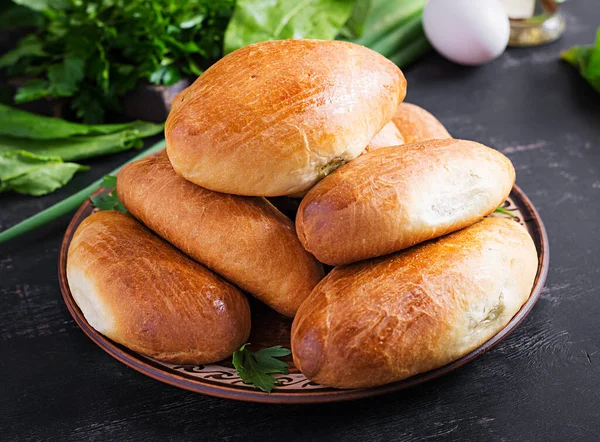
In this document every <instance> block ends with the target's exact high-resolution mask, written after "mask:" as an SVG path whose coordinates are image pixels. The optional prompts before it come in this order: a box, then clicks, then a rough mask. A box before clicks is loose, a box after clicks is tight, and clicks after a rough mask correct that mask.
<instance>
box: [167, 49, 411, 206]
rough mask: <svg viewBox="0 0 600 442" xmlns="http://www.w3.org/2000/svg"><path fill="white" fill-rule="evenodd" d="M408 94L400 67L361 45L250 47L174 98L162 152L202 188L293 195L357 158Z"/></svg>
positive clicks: (208, 71) (235, 53)
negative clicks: (165, 144)
mask: <svg viewBox="0 0 600 442" xmlns="http://www.w3.org/2000/svg"><path fill="white" fill-rule="evenodd" d="M405 94H406V80H405V79H404V76H403V74H402V72H401V71H400V69H398V67H397V66H396V65H394V64H393V63H392V62H390V61H389V60H387V59H386V58H385V57H383V56H381V55H380V54H378V53H376V52H374V51H372V50H370V49H368V48H365V47H363V46H360V45H356V44H353V43H349V42H342V41H320V40H278V41H268V42H262V43H257V44H253V45H249V46H246V47H244V48H242V49H239V50H237V51H235V52H233V53H231V54H229V55H227V56H226V57H224V58H223V59H221V60H220V61H218V62H217V63H215V64H214V65H213V66H211V67H210V68H209V69H208V70H207V71H206V72H205V73H204V74H203V75H202V76H200V77H199V78H198V79H197V80H196V81H195V82H194V83H193V84H192V85H191V86H190V87H189V88H187V89H186V90H185V91H183V92H181V93H180V94H179V95H178V97H177V98H176V99H175V100H174V101H173V106H172V109H171V113H170V114H169V118H168V119H167V123H166V126H165V137H166V139H167V151H168V154H169V158H170V160H171V163H172V164H173V168H174V169H175V171H176V172H177V173H178V174H179V175H181V176H183V177H184V178H186V179H187V180H189V181H192V182H193V183H195V184H198V185H200V186H202V187H204V188H207V189H211V190H215V191H219V192H224V193H231V194H237V195H255V196H280V195H291V194H295V193H298V192H302V191H304V190H307V189H309V188H310V187H311V186H312V185H314V183H315V182H317V181H318V180H319V179H321V178H322V177H323V176H324V175H326V174H327V172H328V170H329V169H331V168H332V167H335V165H337V164H340V163H343V162H345V161H349V160H351V159H353V158H355V157H357V156H358V155H360V153H361V152H362V151H363V150H364V148H365V146H367V144H368V143H369V141H370V140H371V138H373V136H374V135H375V134H377V132H379V131H380V130H381V128H382V127H383V126H384V125H385V124H386V123H388V122H389V121H390V120H391V118H392V115H393V114H394V112H395V110H396V108H397V107H398V104H399V103H400V102H401V101H402V100H403V99H404V96H405Z"/></svg>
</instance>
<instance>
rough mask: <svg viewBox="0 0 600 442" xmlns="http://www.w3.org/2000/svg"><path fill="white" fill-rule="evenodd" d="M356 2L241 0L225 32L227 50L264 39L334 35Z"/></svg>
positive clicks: (354, 0) (236, 5) (326, 36)
mask: <svg viewBox="0 0 600 442" xmlns="http://www.w3.org/2000/svg"><path fill="white" fill-rule="evenodd" d="M355 3H356V0H275V1H273V0H238V1H237V2H236V4H235V9H234V12H233V16H232V17H231V21H230V22H229V25H228V26H227V31H226V32H225V43H224V50H225V53H229V52H231V51H234V50H236V49H238V48H241V47H243V46H246V45H249V44H251V43H256V42H259V41H264V40H279V39H284V38H317V39H322V40H330V39H333V38H335V36H336V35H337V34H338V33H339V32H340V30H341V29H342V27H343V26H344V24H345V23H346V22H347V21H348V19H349V18H350V17H351V15H352V13H353V10H354V4H355ZM353 27H354V28H356V26H353Z"/></svg>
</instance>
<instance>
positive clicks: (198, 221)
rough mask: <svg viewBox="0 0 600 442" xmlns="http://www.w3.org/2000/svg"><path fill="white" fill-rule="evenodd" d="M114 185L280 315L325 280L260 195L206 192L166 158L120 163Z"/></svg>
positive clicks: (173, 238)
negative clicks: (185, 177) (177, 172)
mask: <svg viewBox="0 0 600 442" xmlns="http://www.w3.org/2000/svg"><path fill="white" fill-rule="evenodd" d="M117 186H118V187H117V191H118V194H119V198H120V199H121V201H122V202H123V204H124V205H125V207H126V208H127V210H128V211H129V212H131V213H132V214H133V216H135V217H136V218H137V219H139V220H140V221H142V222H143V223H144V224H145V225H146V226H148V227H149V228H150V229H152V230H153V231H155V232H156V233H157V234H158V235H160V236H161V237H163V238H165V239H166V240H167V241H169V242H170V243H171V244H173V245H174V246H175V247H177V248H178V249H180V250H182V251H183V252H185V253H186V254H187V255H189V256H191V257H192V258H194V259H195V260H196V261H198V262H200V263H202V264H203V265H205V266H207V267H208V268H210V269H211V270H213V271H215V272H216V273H218V274H219V275H221V276H222V277H223V278H225V279H227V280H228V281H230V282H232V283H234V284H236V285H237V286H239V287H241V288H242V289H244V290H245V291H247V292H249V293H251V294H253V295H254V296H256V297H257V298H259V299H260V300H261V301H263V302H265V303H266V304H268V305H269V306H271V307H272V308H274V309H275V310H277V311H278V312H280V313H282V314H284V315H287V316H294V314H295V313H296V310H298V307H300V304H301V303H302V301H304V299H306V297H308V295H309V294H310V292H311V290H312V289H313V288H314V286H315V285H317V283H318V282H319V281H320V280H321V278H322V277H323V266H322V265H321V264H320V263H319V262H317V260H316V259H315V258H313V257H312V256H311V255H310V254H309V253H308V252H306V250H304V248H303V247H302V245H301V244H300V242H299V241H298V237H297V236H296V231H295V229H294V224H293V223H292V222H291V221H290V220H289V219H288V218H287V217H286V216H285V215H283V214H282V213H281V212H279V210H277V209H276V208H275V207H274V206H273V205H272V204H271V203H269V202H268V201H267V200H266V199H264V198H259V197H244V196H236V195H227V194H224V193H218V192H213V191H211V190H206V189H203V188H202V187H199V186H196V185H195V184H192V183H190V182H189V181H186V180H184V179H182V178H180V177H178V176H177V175H176V174H175V172H174V171H173V168H172V167H171V164H170V163H169V160H168V158H167V157H166V156H161V157H154V158H146V159H143V160H140V161H136V162H134V163H131V164H129V165H127V166H125V167H124V168H123V170H122V171H121V172H120V173H119V179H118V180H117Z"/></svg>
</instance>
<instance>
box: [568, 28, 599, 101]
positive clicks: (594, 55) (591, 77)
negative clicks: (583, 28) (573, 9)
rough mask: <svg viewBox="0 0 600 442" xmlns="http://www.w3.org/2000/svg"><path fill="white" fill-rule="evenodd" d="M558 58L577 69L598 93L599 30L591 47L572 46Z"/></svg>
mask: <svg viewBox="0 0 600 442" xmlns="http://www.w3.org/2000/svg"><path fill="white" fill-rule="evenodd" d="M560 58H561V59H563V60H564V61H566V62H567V63H569V64H571V65H573V66H575V67H576V68H578V69H579V73H580V74H581V76H582V77H583V78H585V79H586V80H587V82H588V83H589V84H590V85H591V86H592V87H593V88H594V89H596V91H598V92H600V28H599V29H598V32H597V34H596V43H595V44H594V45H592V46H573V47H572V48H571V49H569V50H567V51H563V52H562V53H561V54H560Z"/></svg>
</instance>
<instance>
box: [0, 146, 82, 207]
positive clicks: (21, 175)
mask: <svg viewBox="0 0 600 442" xmlns="http://www.w3.org/2000/svg"><path fill="white" fill-rule="evenodd" d="M88 169H89V167H86V166H81V165H79V164H75V163H64V162H63V160H62V159H61V158H60V157H49V156H41V155H35V154H32V153H29V152H26V151H24V150H18V151H14V152H5V153H2V154H0V192H5V191H9V190H12V191H14V192H18V193H23V194H26V195H34V196H40V195H46V194H47V193H50V192H53V191H54V190H56V189H58V188H59V187H62V186H64V185H65V184H66V183H68V182H69V181H70V180H71V178H73V175H75V173H76V172H79V171H83V170H88Z"/></svg>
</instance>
